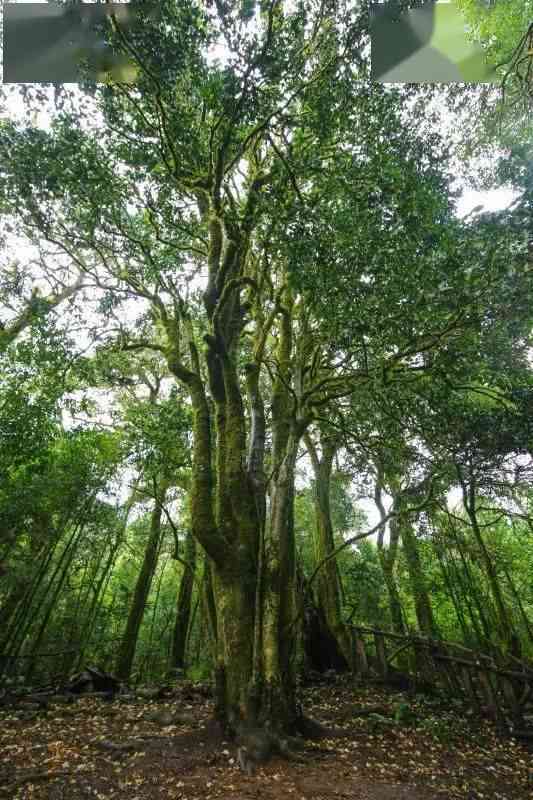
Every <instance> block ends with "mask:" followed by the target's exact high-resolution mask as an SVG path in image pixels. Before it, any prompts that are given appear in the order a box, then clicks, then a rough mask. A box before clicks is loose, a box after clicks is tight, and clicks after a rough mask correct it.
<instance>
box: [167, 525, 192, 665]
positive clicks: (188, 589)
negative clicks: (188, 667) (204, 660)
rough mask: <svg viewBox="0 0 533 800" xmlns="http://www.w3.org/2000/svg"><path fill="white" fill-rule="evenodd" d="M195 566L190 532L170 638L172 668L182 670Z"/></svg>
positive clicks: (187, 538)
mask: <svg viewBox="0 0 533 800" xmlns="http://www.w3.org/2000/svg"><path fill="white" fill-rule="evenodd" d="M195 566H196V540H195V539H194V536H193V535H192V533H191V531H187V537H186V539H185V564H184V567H183V575H182V577H181V582H180V589H179V592H178V604H177V608H176V621H175V623H174V632H173V637H172V654H171V662H172V667H174V668H176V669H183V668H184V667H185V645H186V643H187V631H188V630H189V623H190V619H191V600H192V590H193V585H194V570H195Z"/></svg>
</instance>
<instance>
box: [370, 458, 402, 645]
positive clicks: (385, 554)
mask: <svg viewBox="0 0 533 800" xmlns="http://www.w3.org/2000/svg"><path fill="white" fill-rule="evenodd" d="M382 479H383V477H382V474H381V471H380V470H379V469H378V477H377V481H376V486H375V492H374V501H375V503H376V506H377V508H378V511H379V514H380V517H381V519H382V520H383V519H385V516H386V513H385V507H384V505H383V500H382ZM393 522H394V521H391V524H390V525H389V532H390V535H389V545H388V547H387V548H386V547H385V543H384V538H385V530H384V527H383V526H382V527H381V528H380V530H379V532H378V542H377V544H378V557H379V563H380V565H381V570H382V572H383V579H384V581H385V587H386V589H387V595H388V599H389V610H390V616H391V624H392V629H393V631H394V632H395V633H398V634H400V635H403V634H405V633H406V632H407V629H406V626H405V621H404V614H403V609H402V603H401V600H400V594H399V592H398V586H397V585H396V578H395V576H394V570H395V567H396V559H397V556H398V542H399V538H400V527H399V525H397V524H396V525H395V524H393Z"/></svg>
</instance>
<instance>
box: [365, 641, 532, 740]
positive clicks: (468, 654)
mask: <svg viewBox="0 0 533 800" xmlns="http://www.w3.org/2000/svg"><path fill="white" fill-rule="evenodd" d="M352 630H353V632H354V647H355V655H356V664H357V672H358V674H360V675H361V676H365V675H370V674H371V673H372V671H374V672H377V673H378V675H379V676H380V677H382V678H383V679H384V680H385V681H386V680H388V679H389V678H391V674H392V673H396V674H397V663H398V658H399V657H400V656H402V659H403V663H405V662H406V661H407V662H408V665H409V672H410V673H413V672H414V673H415V676H416V680H418V681H419V682H420V683H425V684H430V685H432V686H436V687H440V688H444V689H446V690H447V691H448V692H450V693H451V694H453V695H454V696H461V697H465V698H466V699H467V700H468V701H469V702H470V703H471V704H472V705H473V706H475V707H476V708H478V709H479V708H484V709H485V710H486V712H487V713H488V714H489V715H490V716H491V717H492V718H493V719H494V721H495V722H496V723H497V725H498V726H501V727H502V728H505V729H507V730H509V731H510V732H511V733H513V734H515V735H523V736H525V737H526V738H531V739H533V729H532V730H531V731H528V730H527V726H528V723H529V724H531V721H533V716H531V719H528V716H530V715H528V713H527V712H530V714H531V715H533V664H532V663H530V662H527V661H525V660H523V659H518V658H514V657H513V656H510V655H504V654H503V653H493V654H491V655H489V654H487V653H482V652H478V651H475V650H470V649H469V648H467V647H464V646H463V645H459V644H456V643H455V642H445V641H441V640H436V639H427V638H424V637H422V636H417V635H406V636H402V635H399V634H396V633H390V632H388V631H381V630H377V629H375V628H362V627H353V629H352Z"/></svg>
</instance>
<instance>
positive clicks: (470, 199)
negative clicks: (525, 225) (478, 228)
mask: <svg viewBox="0 0 533 800" xmlns="http://www.w3.org/2000/svg"><path fill="white" fill-rule="evenodd" d="M518 195H519V192H517V191H516V190H514V189H510V188H506V187H501V188H498V189H491V190H489V191H475V190H474V189H466V190H465V192H464V194H463V196H462V197H460V198H459V199H458V200H457V216H458V217H465V216H466V215H467V214H469V213H470V212H471V211H472V209H474V208H475V207H476V206H483V211H500V210H502V209H504V208H507V207H508V206H510V205H511V203H512V202H513V200H516V198H517V197H518ZM479 213H482V212H481V211H480V212H479Z"/></svg>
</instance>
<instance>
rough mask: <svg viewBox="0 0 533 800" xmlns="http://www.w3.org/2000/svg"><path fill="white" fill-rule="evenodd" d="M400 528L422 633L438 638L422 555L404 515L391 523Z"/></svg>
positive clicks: (417, 617)
mask: <svg viewBox="0 0 533 800" xmlns="http://www.w3.org/2000/svg"><path fill="white" fill-rule="evenodd" d="M394 525H399V526H400V536H401V539H402V545H403V552H404V554H405V560H406V562H407V570H408V572H409V579H410V582H411V591H412V593H413V598H414V601H415V613H416V619H417V622H418V627H419V629H420V631H421V632H422V633H423V634H425V635H426V636H429V637H431V638H435V637H438V635H439V634H438V629H437V624H436V622H435V618H434V616H433V609H432V607H431V600H430V599H429V592H428V590H427V585H426V579H425V576H424V571H423V568H422V564H421V563H420V555H419V553H418V547H417V541H416V536H415V534H414V532H413V528H412V525H411V523H410V521H409V520H408V519H406V518H405V517H404V516H403V515H402V514H400V515H399V517H397V518H396V519H394V520H393V521H392V522H391V527H392V526H394Z"/></svg>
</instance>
